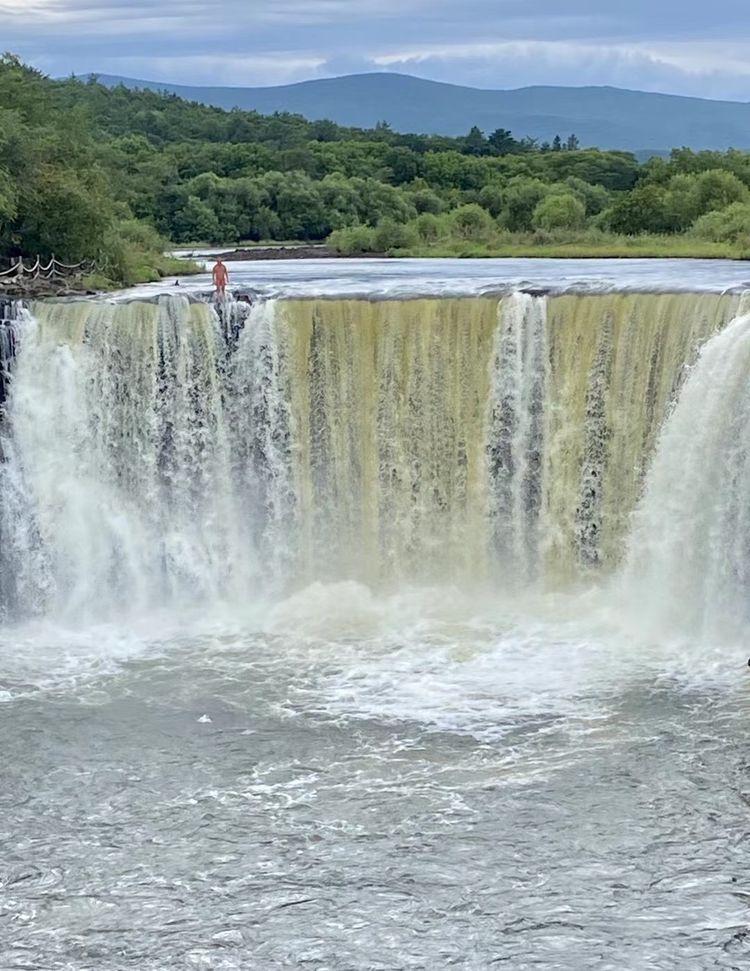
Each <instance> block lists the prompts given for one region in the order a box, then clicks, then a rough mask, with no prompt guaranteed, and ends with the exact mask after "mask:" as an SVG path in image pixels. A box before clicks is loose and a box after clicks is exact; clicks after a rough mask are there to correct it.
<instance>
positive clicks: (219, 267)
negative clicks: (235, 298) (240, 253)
mask: <svg viewBox="0 0 750 971" xmlns="http://www.w3.org/2000/svg"><path fill="white" fill-rule="evenodd" d="M213 278H214V286H215V287H216V296H217V297H224V296H225V294H226V289H227V283H229V271H228V270H227V268H226V266H225V265H224V264H223V263H222V261H221V257H218V258H217V260H216V264H215V266H214V271H213Z"/></svg>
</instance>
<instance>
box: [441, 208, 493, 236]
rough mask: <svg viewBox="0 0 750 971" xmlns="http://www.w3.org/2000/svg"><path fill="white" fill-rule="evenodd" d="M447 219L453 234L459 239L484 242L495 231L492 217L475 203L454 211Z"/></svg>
mask: <svg viewBox="0 0 750 971" xmlns="http://www.w3.org/2000/svg"><path fill="white" fill-rule="evenodd" d="M449 218H450V226H451V229H452V231H453V234H454V235H455V236H458V237H459V238H460V239H471V240H486V239H488V238H489V237H490V236H492V235H493V233H494V232H495V229H496V226H495V221H494V220H493V218H492V216H490V214H489V213H488V212H487V210H486V209H482V207H481V206H479V205H477V204H476V203H475V202H472V203H469V205H467V206H459V208H458V209H454V210H453V212H452V213H451V214H450V217H449Z"/></svg>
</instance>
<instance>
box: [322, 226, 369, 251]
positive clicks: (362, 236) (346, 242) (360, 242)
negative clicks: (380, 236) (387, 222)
mask: <svg viewBox="0 0 750 971" xmlns="http://www.w3.org/2000/svg"><path fill="white" fill-rule="evenodd" d="M328 244H329V246H331V247H333V249H335V250H336V252H337V253H342V254H343V255H344V256H355V255H356V254H357V253H372V252H374V251H375V250H376V249H377V247H376V246H375V230H374V229H372V228H371V227H370V226H347V227H345V228H344V229H336V230H334V232H332V233H331V235H330V236H329V237H328Z"/></svg>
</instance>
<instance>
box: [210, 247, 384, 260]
mask: <svg viewBox="0 0 750 971" xmlns="http://www.w3.org/2000/svg"><path fill="white" fill-rule="evenodd" d="M354 255H355V254H353V253H339V252H338V251H337V250H335V249H334V248H333V247H332V246H327V245H324V244H323V245H312V246H307V245H300V246H276V245H272V246H250V247H241V248H239V249H235V250H226V251H225V252H223V253H218V254H216V255H214V256H212V257H211V258H212V259H222V260H231V261H232V262H233V263H241V262H246V261H248V260H346V259H351V258H352V257H353V256H354ZM385 256H388V254H387V253H358V254H356V257H357V259H382V258H383V257H385Z"/></svg>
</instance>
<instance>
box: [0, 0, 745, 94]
mask: <svg viewBox="0 0 750 971" xmlns="http://www.w3.org/2000/svg"><path fill="white" fill-rule="evenodd" d="M0 49H5V50H10V51H13V52H14V53H16V54H19V55H20V56H21V57H22V58H23V59H24V60H26V61H27V62H29V63H31V64H33V65H34V66H35V67H38V68H40V69H41V70H43V71H45V72H46V73H48V74H52V75H54V76H62V75H66V74H70V73H73V72H74V73H78V74H88V73H92V72H93V73H97V72H98V73H102V74H118V75H125V76H128V77H137V78H141V79H144V80H155V81H165V82H166V81H171V82H174V83H182V84H218V85H237V86H246V85H253V86H255V85H268V84H285V83H288V82H292V81H302V80H307V79H309V78H320V77H331V76H335V75H339V74H350V73H355V72H363V71H400V72H402V73H405V74H414V75H417V76H419V77H425V78H432V79H434V80H438V81H450V82H453V83H456V84H469V85H474V86H476V87H484V88H511V87H521V86H523V85H527V84H573V85H581V84H613V85H617V86H620V87H628V88H637V89H640V90H648V91H667V92H671V93H676V94H688V95H696V96H699V97H707V98H728V99H732V100H740V101H750V5H749V4H748V0H714V2H713V3H706V2H705V0H598V2H594V0H429V2H428V0H223V2H221V3H219V2H215V0H0Z"/></svg>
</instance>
